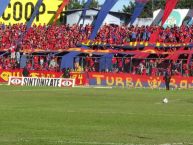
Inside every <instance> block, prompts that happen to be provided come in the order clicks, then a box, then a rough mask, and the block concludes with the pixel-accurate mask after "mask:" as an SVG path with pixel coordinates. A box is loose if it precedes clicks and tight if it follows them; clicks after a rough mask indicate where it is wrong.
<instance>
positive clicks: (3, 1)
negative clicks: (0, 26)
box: [0, 0, 10, 17]
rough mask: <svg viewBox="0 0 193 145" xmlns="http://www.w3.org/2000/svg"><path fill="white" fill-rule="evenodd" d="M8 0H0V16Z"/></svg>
mask: <svg viewBox="0 0 193 145" xmlns="http://www.w3.org/2000/svg"><path fill="white" fill-rule="evenodd" d="M9 2H10V0H0V6H1V7H0V17H1V16H2V15H3V13H4V11H5V9H6V8H7V6H8V4H9Z"/></svg>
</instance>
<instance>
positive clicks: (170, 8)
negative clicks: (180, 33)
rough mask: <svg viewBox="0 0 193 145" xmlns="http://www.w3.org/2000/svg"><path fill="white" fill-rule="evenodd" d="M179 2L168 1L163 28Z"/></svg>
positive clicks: (174, 0)
mask: <svg viewBox="0 0 193 145" xmlns="http://www.w3.org/2000/svg"><path fill="white" fill-rule="evenodd" d="M177 2H178V0H166V6H165V10H164V15H163V17H162V23H161V25H162V26H163V24H164V23H165V22H166V20H167V18H168V17H169V15H170V13H171V12H172V10H173V9H174V8H175V7H176V4H177Z"/></svg>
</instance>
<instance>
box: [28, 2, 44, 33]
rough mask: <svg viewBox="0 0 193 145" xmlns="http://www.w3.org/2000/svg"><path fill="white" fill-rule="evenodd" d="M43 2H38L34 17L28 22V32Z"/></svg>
mask: <svg viewBox="0 0 193 145" xmlns="http://www.w3.org/2000/svg"><path fill="white" fill-rule="evenodd" d="M42 2H43V0H38V2H37V3H36V6H35V9H34V12H33V14H32V16H31V18H30V20H29V21H28V22H27V30H28V29H29V28H30V27H31V25H32V23H33V21H34V19H35V17H36V16H37V14H38V13H39V8H40V6H41V4H42Z"/></svg>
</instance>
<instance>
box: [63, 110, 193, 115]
mask: <svg viewBox="0 0 193 145" xmlns="http://www.w3.org/2000/svg"><path fill="white" fill-rule="evenodd" d="M64 112H66V113H89V114H92V113H96V114H117V115H140V116H147V115H149V116H180V117H192V116H193V114H175V113H173V114H172V113H162V114H160V113H157V114H152V113H151V114H142V113H141V114H140V113H134V112H130V113H127V112H98V111H90V110H88V111H87V110H83V111H75V110H74V111H73V110H66V111H64Z"/></svg>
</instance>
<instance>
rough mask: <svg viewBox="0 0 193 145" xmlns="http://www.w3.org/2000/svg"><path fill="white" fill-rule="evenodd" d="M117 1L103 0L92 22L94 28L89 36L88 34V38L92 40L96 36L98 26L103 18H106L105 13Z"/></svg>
mask: <svg viewBox="0 0 193 145" xmlns="http://www.w3.org/2000/svg"><path fill="white" fill-rule="evenodd" d="M117 1H118V0H106V1H105V3H104V4H103V6H102V8H101V10H100V11H99V13H98V16H97V19H96V22H95V24H94V29H93V31H92V33H91V36H90V40H93V39H94V38H95V37H96V35H97V32H98V30H99V28H100V26H101V25H102V23H103V21H104V19H105V18H106V16H107V14H108V13H109V11H110V10H111V8H112V7H113V6H114V5H115V4H116V3H117Z"/></svg>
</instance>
